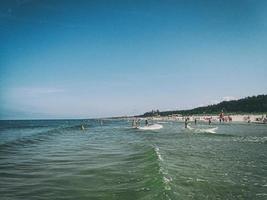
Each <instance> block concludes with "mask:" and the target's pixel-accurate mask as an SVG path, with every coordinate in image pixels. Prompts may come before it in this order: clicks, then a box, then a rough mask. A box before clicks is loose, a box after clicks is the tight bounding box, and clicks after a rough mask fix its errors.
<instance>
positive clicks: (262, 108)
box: [141, 95, 267, 117]
mask: <svg viewBox="0 0 267 200" xmlns="http://www.w3.org/2000/svg"><path fill="white" fill-rule="evenodd" d="M221 111H223V112H225V113H267V95H258V96H252V97H246V98H243V99H239V100H232V101H223V102H221V103H218V104H214V105H209V106H203V107H198V108H194V109H191V110H174V111H163V112H159V110H157V112H155V111H151V112H146V113H144V114H143V115H141V116H142V117H151V116H156V115H160V116H168V115H174V114H179V115H193V114H194V115H198V114H199V115H200V114H218V113H220V112H221Z"/></svg>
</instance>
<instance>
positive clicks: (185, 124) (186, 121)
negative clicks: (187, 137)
mask: <svg viewBox="0 0 267 200" xmlns="http://www.w3.org/2000/svg"><path fill="white" fill-rule="evenodd" d="M187 125H188V119H187V118H185V122H184V127H185V128H187Z"/></svg>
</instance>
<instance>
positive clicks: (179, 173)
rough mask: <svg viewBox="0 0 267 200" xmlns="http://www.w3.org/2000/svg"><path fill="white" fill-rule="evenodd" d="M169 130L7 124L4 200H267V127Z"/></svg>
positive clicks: (0, 153) (0, 137)
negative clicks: (213, 131)
mask: <svg viewBox="0 0 267 200" xmlns="http://www.w3.org/2000/svg"><path fill="white" fill-rule="evenodd" d="M82 124H83V125H84V127H85V129H84V130H81V128H80V126H81V125H82ZM161 125H163V128H162V129H160V130H154V131H151V130H149V131H148V130H147V131H141V130H138V129H133V128H131V122H130V121H127V120H104V121H103V124H101V123H100V122H99V120H49V121H48V120H44V121H41V120H34V121H0V199H4V200H5V199H6V200H11V199H12V200H13V199H27V200H30V199H43V200H46V199H47V200H48V199H49V200H51V199H78V200H79V199H89V200H91V199H92V200H94V199H99V200H100V199H101V200H102V199H103V200H105V199H107V200H113V199H114V200H115V199H116V200H117V199H118V200H127V199H129V200H131V199H132V200H137V199H140V200H141V199H142V200H150V199H151V200H152V199H153V200H154V199H156V200H157V199H182V200H184V199H185V200H186V199H200V200H202V199H267V126H266V125H254V124H235V123H231V124H229V123H225V124H212V127H218V129H217V130H216V133H206V132H205V131H203V130H205V129H207V128H210V127H209V126H208V125H207V124H198V125H197V127H194V125H192V127H193V128H196V129H193V130H188V129H185V128H184V124H183V123H179V122H165V123H162V124H161Z"/></svg>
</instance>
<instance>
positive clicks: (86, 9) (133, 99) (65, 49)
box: [0, 0, 267, 119]
mask: <svg viewBox="0 0 267 200" xmlns="http://www.w3.org/2000/svg"><path fill="white" fill-rule="evenodd" d="M266 77H267V1H265V0H223V1H222V0H204V1H203V0H198V1H197V0H176V1H175V0H162V1H157V0H154V1H150V0H147V1H143V0H131V1H130V0H122V1H113V0H107V1H102V0H96V1H93V0H90V1H80V0H72V1H68V0H65V1H54V0H1V1H0V119H48V118H95V117H110V116H122V115H135V114H142V113H144V112H146V111H150V110H152V109H159V110H162V111H163V110H177V109H190V108H194V107H197V106H203V105H208V104H214V103H218V102H220V101H222V100H231V99H238V98H242V97H246V96H251V95H258V94H266V93H267V82H266Z"/></svg>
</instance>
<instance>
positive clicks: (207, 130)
mask: <svg viewBox="0 0 267 200" xmlns="http://www.w3.org/2000/svg"><path fill="white" fill-rule="evenodd" d="M187 128H188V129H189V130H191V131H194V132H195V133H216V130H217V129H218V127H214V128H193V127H191V126H189V125H187Z"/></svg>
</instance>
